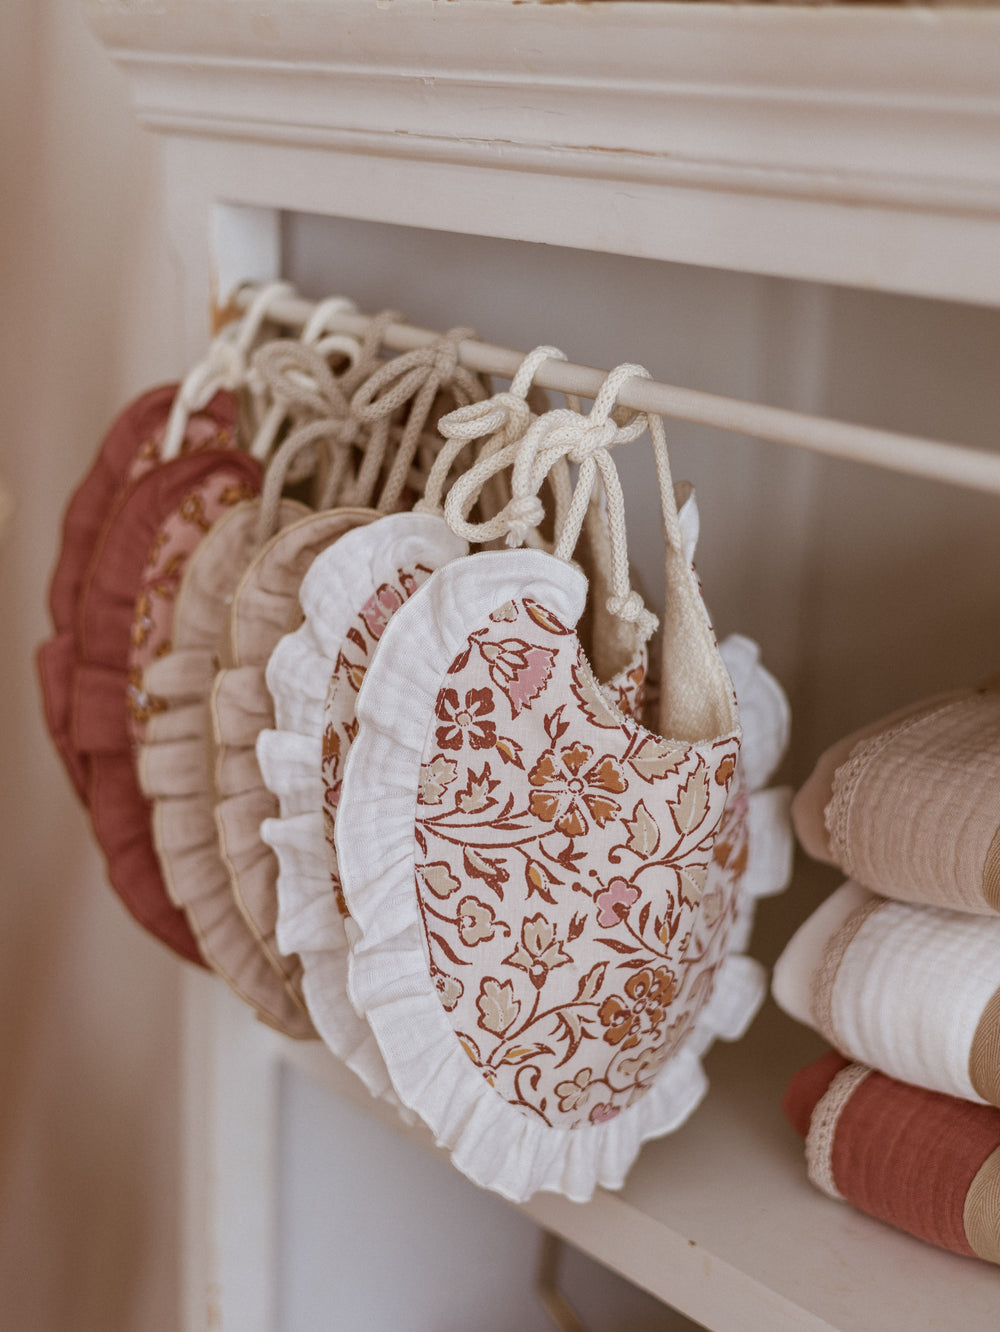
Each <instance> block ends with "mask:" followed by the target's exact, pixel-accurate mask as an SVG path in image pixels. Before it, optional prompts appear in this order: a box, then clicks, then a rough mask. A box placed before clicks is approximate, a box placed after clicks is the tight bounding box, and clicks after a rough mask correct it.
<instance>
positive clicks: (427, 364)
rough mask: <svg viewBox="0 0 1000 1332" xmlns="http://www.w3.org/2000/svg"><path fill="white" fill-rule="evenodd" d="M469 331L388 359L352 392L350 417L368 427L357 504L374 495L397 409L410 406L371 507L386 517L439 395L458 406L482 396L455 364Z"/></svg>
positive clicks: (479, 387) (403, 483) (478, 385)
mask: <svg viewBox="0 0 1000 1332" xmlns="http://www.w3.org/2000/svg"><path fill="white" fill-rule="evenodd" d="M470 331H471V330H469V329H467V328H455V329H452V330H451V331H450V332H448V333H446V334H444V336H443V337H441V338H439V339H438V340H437V341H436V342H435V343H434V344H432V345H431V346H430V347H424V348H421V349H420V350H418V351H413V352H408V353H407V354H406V355H404V356H397V357H395V358H394V359H393V360H391V361H387V362H386V363H385V364H384V365H382V366H381V367H380V368H379V369H378V370H376V371H375V373H374V374H372V375H371V376H369V378H368V379H367V380H366V381H365V383H364V384H362V386H361V387H360V388H359V389H358V390H357V392H356V393H355V394H354V396H353V398H352V399H351V412H352V414H353V415H354V416H355V417H356V418H357V419H358V420H360V421H363V422H365V423H366V424H368V425H369V426H370V427H371V438H370V440H369V443H368V447H367V449H366V451H365V459H364V463H363V464H362V467H361V471H360V472H359V475H358V492H359V493H358V496H357V497H356V502H361V503H364V502H367V501H366V500H365V498H364V496H365V495H366V494H367V495H369V496H370V495H371V494H372V493H373V491H374V487H375V482H376V480H377V478H378V476H379V473H380V472H381V469H382V465H383V463H384V461H385V458H386V454H387V452H388V445H389V439H390V431H391V425H392V418H393V416H394V415H395V414H396V413H397V412H398V411H399V410H400V409H401V408H402V407H404V406H405V405H406V404H407V403H410V404H411V405H410V409H409V411H408V413H407V417H406V425H405V426H404V428H403V432H402V435H401V436H400V439H399V442H398V444H397V446H396V450H395V456H394V457H393V460H392V463H391V465H390V467H389V474H388V477H387V478H386V481H385V483H384V485H383V487H382V491H381V493H380V495H379V498H378V503H377V505H376V508H378V510H379V512H381V513H391V512H392V511H393V510H394V509H395V508H396V507H397V505H398V503H399V500H400V497H401V495H402V493H403V490H404V488H405V486H406V483H407V479H408V477H409V475H410V469H411V467H412V465H413V461H414V459H415V458H416V456H417V450H418V448H419V445H420V441H421V436H422V435H423V432H424V428H425V426H426V424H427V420H428V418H429V416H430V413H431V409H432V407H433V405H434V400H435V398H436V397H437V395H438V393H439V392H441V391H442V390H448V391H449V392H450V393H451V395H452V396H453V397H454V398H455V399H456V401H457V402H458V403H459V405H460V406H464V405H466V404H467V403H470V402H476V401H479V400H480V399H482V398H483V397H485V396H486V393H485V389H484V387H483V383H482V381H481V380H480V379H479V377H478V376H477V375H474V374H472V373H471V372H470V371H468V370H465V369H463V368H462V367H461V366H460V365H459V364H458V345H459V343H460V342H461V341H462V340H463V339H464V338H466V337H467V336H468V335H469V333H470Z"/></svg>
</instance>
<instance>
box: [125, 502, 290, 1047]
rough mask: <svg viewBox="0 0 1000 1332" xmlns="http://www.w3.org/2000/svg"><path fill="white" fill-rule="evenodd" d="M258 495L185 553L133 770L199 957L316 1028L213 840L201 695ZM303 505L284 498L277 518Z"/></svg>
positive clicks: (239, 986) (255, 999)
mask: <svg viewBox="0 0 1000 1332" xmlns="http://www.w3.org/2000/svg"><path fill="white" fill-rule="evenodd" d="M259 508H260V505H259V501H257V500H250V501H247V502H244V503H242V504H239V505H237V506H236V507H235V508H234V509H232V510H231V511H230V512H229V513H227V514H225V515H224V516H223V517H222V518H220V519H219V520H218V521H217V522H215V523H214V524H213V526H212V528H211V530H210V531H209V532H207V533H206V535H205V537H204V538H203V540H202V541H201V543H200V544H199V546H198V547H197V549H196V550H195V551H194V552H193V554H192V555H191V558H190V559H189V561H188V564H187V567H186V569H185V571H184V577H183V579H182V581H181V585H180V588H179V589H178V593H177V598H176V601H175V605H174V625H173V641H174V644H175V646H174V647H173V649H172V650H171V651H170V652H169V653H167V654H166V655H165V656H163V657H161V658H159V659H157V660H156V661H154V662H152V663H151V664H150V665H149V666H148V667H147V668H146V671H145V675H144V681H145V688H146V689H147V691H148V692H150V693H152V694H155V695H157V696H158V697H160V698H162V699H164V701H165V702H166V704H167V709H166V711H164V712H161V713H158V714H155V715H154V716H153V717H151V718H150V720H149V722H148V723H147V726H146V737H145V741H144V743H143V744H142V745H141V746H140V749H139V754H138V760H137V770H138V775H139V782H140V785H141V787H142V789H143V792H144V793H145V795H146V796H147V798H148V799H149V800H150V801H151V803H152V830H153V842H154V846H155V848H156V853H157V857H158V859H159V862H160V868H161V871H162V874H163V880H164V884H165V886H166V888H167V891H168V893H169V894H170V897H171V899H172V901H173V902H174V904H175V905H176V906H178V907H180V908H181V909H182V910H183V911H184V913H185V915H186V916H187V919H188V923H189V925H190V926H191V930H192V932H193V934H194V936H195V938H196V940H197V942H198V947H199V949H200V951H201V954H202V956H203V957H204V959H205V961H206V962H207V963H208V964H209V966H210V967H211V968H212V970H213V971H214V972H215V973H216V974H217V975H219V976H221V977H222V979H223V980H224V981H225V982H226V984H227V985H228V986H229V988H230V989H231V990H232V991H233V993H234V994H236V995H237V997H238V998H240V999H241V1000H242V1001H243V1002H244V1003H246V1004H247V1005H248V1006H249V1007H250V1008H252V1009H253V1010H254V1013H255V1014H256V1016H257V1017H258V1018H259V1019H260V1020H261V1021H262V1022H264V1023H266V1024H267V1025H268V1026H270V1027H273V1028H274V1029H275V1030H277V1031H281V1032H283V1033H284V1034H285V1035H288V1036H291V1037H294V1038H296V1039H308V1038H309V1037H314V1036H315V1032H314V1030H313V1027H312V1023H311V1021H310V1020H309V1017H308V1014H307V1013H306V1012H305V1008H304V1005H303V1002H302V1000H301V999H300V998H299V996H297V995H296V994H295V992H294V990H292V989H291V987H289V986H288V984H287V983H286V978H285V976H284V974H283V972H282V971H280V970H279V969H277V968H275V967H273V966H272V964H271V960H270V958H269V957H268V956H267V954H265V953H264V952H262V950H261V949H260V948H259V947H258V941H257V939H256V936H255V935H254V934H253V933H252V932H251V930H250V929H249V927H248V925H247V923H246V921H245V920H244V917H243V913H242V912H241V911H240V910H239V907H238V905H237V903H236V901H235V900H234V898H233V895H232V892H231V889H230V882H229V874H228V870H227V867H226V864H225V862H224V861H223V859H222V856H221V854H220V850H219V842H218V835H217V831H216V825H215V818H214V813H213V805H214V798H215V791H214V786H213V783H212V780H211V773H210V765H209V732H210V717H209V711H208V698H209V694H210V692H211V689H212V685H213V683H214V677H215V666H216V658H215V650H216V646H217V644H218V641H219V638H220V636H221V634H222V633H223V631H224V628H225V625H226V620H227V615H228V606H229V602H230V600H231V597H232V594H233V589H234V587H235V586H236V584H237V583H238V581H239V579H240V577H241V576H242V574H243V571H244V569H245V567H246V564H247V562H248V560H249V559H250V557H251V555H252V554H253V550H254V547H255V545H256V541H257V521H258V513H259ZM303 512H304V506H303V505H300V504H298V503H295V502H294V501H287V500H286V501H283V502H282V505H281V507H280V509H279V513H278V522H279V523H280V524H284V523H288V522H294V521H296V520H297V519H298V518H299V517H300V516H301V515H302V513H303Z"/></svg>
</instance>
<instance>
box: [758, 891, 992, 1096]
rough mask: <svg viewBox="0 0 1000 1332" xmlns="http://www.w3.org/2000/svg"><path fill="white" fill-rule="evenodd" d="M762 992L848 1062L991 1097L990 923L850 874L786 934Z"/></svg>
mask: <svg viewBox="0 0 1000 1332" xmlns="http://www.w3.org/2000/svg"><path fill="white" fill-rule="evenodd" d="M772 990H773V993H774V997H775V999H776V1000H777V1002H778V1004H779V1005H780V1006H781V1007H782V1008H783V1009H784V1010H785V1012H786V1013H788V1014H789V1015H790V1016H791V1017H793V1018H796V1019H797V1020H798V1021H800V1022H804V1023H805V1024H806V1025H808V1026H810V1027H813V1028H814V1029H815V1030H816V1031H818V1032H820V1033H821V1034H822V1035H823V1036H825V1037H826V1039H827V1040H828V1041H829V1042H830V1043H831V1045H834V1046H836V1048H837V1049H838V1050H840V1051H841V1053H842V1054H844V1055H846V1056H847V1057H848V1058H850V1059H854V1060H857V1061H858V1062H860V1063H865V1064H868V1065H870V1066H871V1067H872V1068H876V1069H879V1070H880V1071H881V1072H883V1073H887V1074H889V1076H890V1077H894V1078H899V1079H900V1080H901V1081H903V1082H910V1083H913V1084H914V1085H916V1086H919V1087H927V1088H929V1089H931V1090H932V1091H940V1092H945V1093H947V1094H949V1095H952V1096H962V1097H965V1098H966V1099H967V1100H970V1101H985V1102H989V1103H991V1104H993V1105H1000V919H992V918H990V917H984V916H973V915H969V914H966V913H965V912H959V911H949V910H947V909H945V908H943V907H931V906H913V905H909V904H906V903H903V902H891V901H887V900H886V899H884V898H881V897H878V896H877V895H876V894H875V893H872V892H869V890H868V889H867V888H863V887H862V886H861V885H860V884H858V883H855V882H853V881H852V880H848V881H847V883H845V884H843V885H842V886H841V887H840V888H838V889H837V891H836V892H835V893H833V894H832V895H831V896H830V897H829V898H828V899H827V900H826V901H825V902H824V903H823V905H822V906H821V907H819V909H818V910H816V911H814V912H813V914H812V915H811V916H810V917H809V919H808V920H807V921H806V922H805V924H804V925H802V926H801V928H800V929H799V930H798V931H797V933H796V934H795V935H794V936H793V937H792V939H791V941H790V942H789V944H788V946H787V947H786V948H785V951H784V952H783V953H782V955H781V957H780V958H779V959H778V962H777V965H776V966H775V969H774V977H773V981H772Z"/></svg>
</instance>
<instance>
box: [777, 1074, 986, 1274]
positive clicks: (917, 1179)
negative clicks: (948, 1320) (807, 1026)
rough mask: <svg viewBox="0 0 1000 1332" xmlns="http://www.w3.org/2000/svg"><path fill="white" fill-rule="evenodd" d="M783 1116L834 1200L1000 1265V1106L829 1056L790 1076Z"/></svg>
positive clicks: (812, 1171)
mask: <svg viewBox="0 0 1000 1332" xmlns="http://www.w3.org/2000/svg"><path fill="white" fill-rule="evenodd" d="M784 1109H785V1114H786V1115H787V1116H788V1119H789V1120H790V1122H791V1123H792V1126H793V1127H794V1128H795V1130H796V1132H797V1133H798V1134H799V1135H800V1136H801V1137H803V1138H805V1139H806V1157H807V1161H808V1165H809V1174H810V1178H811V1179H812V1181H813V1183H814V1184H816V1185H817V1187H819V1188H821V1189H823V1191H824V1192H826V1193H829V1194H830V1196H831V1197H835V1198H843V1199H845V1200H846V1201H847V1202H849V1203H851V1204H852V1206H854V1207H857V1208H858V1209H859V1211H862V1212H866V1213H867V1214H868V1215H869V1216H874V1217H876V1218H877V1219H878V1220H879V1221H884V1222H886V1223H887V1224H889V1225H891V1226H896V1227H897V1228H898V1229H900V1230H905V1231H906V1232H907V1233H908V1234H911V1235H916V1236H917V1237H918V1238H919V1239H922V1240H926V1241H927V1242H928V1243H930V1244H936V1245H938V1246H939V1247H940V1248H942V1249H950V1250H951V1251H952V1252H953V1253H961V1254H965V1255H967V1256H969V1257H979V1258H985V1259H987V1260H988V1261H989V1262H993V1263H997V1262H1000V1110H997V1109H996V1108H995V1107H993V1106H987V1105H976V1104H973V1103H972V1102H970V1101H964V1100H960V1099H959V1098H958V1097H954V1096H944V1095H942V1094H941V1093H940V1092H933V1091H927V1090H926V1089H924V1088H921V1087H913V1086H911V1085H910V1084H908V1083H905V1082H899V1081H897V1080H896V1079H894V1078H889V1077H886V1076H885V1075H884V1074H882V1073H878V1072H876V1071H874V1070H873V1069H869V1068H867V1067H865V1066H864V1065H861V1064H852V1063H850V1062H849V1061H848V1060H846V1059H845V1058H844V1057H843V1056H842V1055H839V1054H837V1053H836V1052H835V1051H830V1052H829V1053H828V1054H826V1055H824V1056H823V1057H822V1058H821V1059H818V1060H816V1062H815V1063H813V1064H810V1065H808V1066H807V1067H806V1068H804V1069H801V1070H800V1071H799V1072H798V1073H796V1074H795V1076H794V1077H793V1078H792V1080H791V1082H790V1083H789V1086H788V1090H787V1092H786V1094H785V1099H784Z"/></svg>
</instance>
